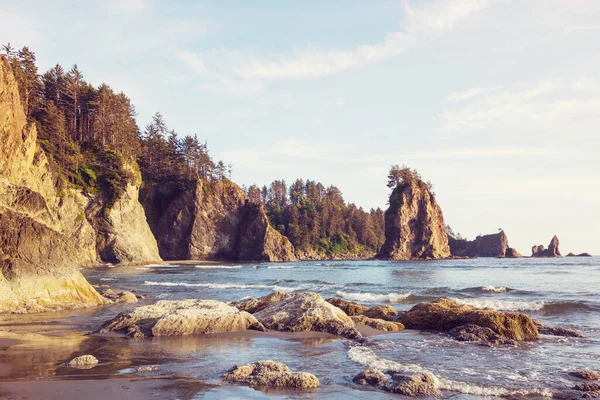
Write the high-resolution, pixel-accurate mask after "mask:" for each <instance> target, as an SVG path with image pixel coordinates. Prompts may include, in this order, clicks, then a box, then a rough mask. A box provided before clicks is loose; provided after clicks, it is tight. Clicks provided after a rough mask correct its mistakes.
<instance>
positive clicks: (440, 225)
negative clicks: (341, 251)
mask: <svg viewBox="0 0 600 400" xmlns="http://www.w3.org/2000/svg"><path fill="white" fill-rule="evenodd" d="M389 204H390V206H389V208H388V209H387V210H386V211H385V243H384V244H383V246H382V248H381V251H380V253H379V255H378V257H379V258H383V259H391V260H411V259H420V260H429V259H440V258H448V257H450V247H449V246H448V234H447V233H446V224H445V222H444V215H443V214H442V209H441V208H440V206H439V205H438V203H437V201H436V200H435V196H434V195H433V193H431V191H430V190H429V187H428V186H427V184H426V183H424V182H422V181H421V180H418V179H413V180H411V181H410V182H405V183H403V184H399V185H398V186H397V187H396V188H395V189H394V190H393V191H392V194H391V195H390V199H389Z"/></svg>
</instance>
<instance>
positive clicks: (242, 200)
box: [142, 179, 296, 261]
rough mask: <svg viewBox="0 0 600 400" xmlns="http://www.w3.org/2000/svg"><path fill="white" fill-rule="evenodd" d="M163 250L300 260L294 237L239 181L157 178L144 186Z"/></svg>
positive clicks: (202, 256)
mask: <svg viewBox="0 0 600 400" xmlns="http://www.w3.org/2000/svg"><path fill="white" fill-rule="evenodd" d="M142 199H143V201H142V203H143V204H144V208H145V209H146V212H147V214H148V217H149V218H148V219H149V222H150V227H151V229H152V232H154V234H155V236H156V239H157V242H158V248H159V251H160V255H161V256H162V257H163V258H164V259H169V260H187V259H192V260H208V259H227V260H235V261H294V260H295V259H296V258H295V256H294V248H293V246H292V244H291V243H290V241H289V240H288V239H287V238H286V237H284V236H283V235H281V234H280V233H279V232H277V231H276V230H274V229H273V228H272V227H271V226H270V225H269V222H268V218H267V216H266V214H265V211H264V209H263V207H262V206H261V205H258V204H253V203H251V202H249V201H248V198H247V196H246V194H245V193H244V191H243V190H242V189H241V188H240V187H239V186H237V185H236V184H235V183H233V182H231V181H229V180H227V179H223V180H220V181H216V182H209V181H204V180H199V181H198V182H197V183H196V184H195V185H193V186H192V187H181V186H179V185H177V184H174V183H162V184H156V185H153V186H151V187H148V188H145V189H144V190H143V192H142Z"/></svg>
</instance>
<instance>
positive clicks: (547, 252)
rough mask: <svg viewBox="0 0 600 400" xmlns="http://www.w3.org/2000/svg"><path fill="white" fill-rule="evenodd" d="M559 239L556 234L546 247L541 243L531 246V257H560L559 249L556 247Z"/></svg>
mask: <svg viewBox="0 0 600 400" xmlns="http://www.w3.org/2000/svg"><path fill="white" fill-rule="evenodd" d="M558 245H559V241H558V238H557V237H556V236H554V237H553V238H552V240H551V241H550V244H549V245H548V248H547V249H546V248H544V246H543V245H541V244H540V245H537V246H533V247H532V248H531V257H560V256H561V254H560V250H559V249H558Z"/></svg>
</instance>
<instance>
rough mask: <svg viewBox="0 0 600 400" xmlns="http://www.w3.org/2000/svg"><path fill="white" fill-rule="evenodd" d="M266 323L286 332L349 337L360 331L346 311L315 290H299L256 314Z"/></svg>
mask: <svg viewBox="0 0 600 400" xmlns="http://www.w3.org/2000/svg"><path fill="white" fill-rule="evenodd" d="M254 316H255V317H256V319H257V320H258V321H260V322H261V323H262V324H263V325H264V326H265V327H267V328H269V329H273V330H276V331H285V332H308V331H313V332H326V333H331V334H333V335H339V336H344V337H347V338H358V337H361V334H360V333H359V332H358V331H357V330H356V329H355V328H354V322H353V321H352V320H351V319H350V317H349V316H348V315H346V313H345V312H343V311H342V310H340V309H339V308H337V307H334V306H333V305H331V304H329V303H328V302H326V301H325V300H323V298H322V297H321V296H320V295H318V294H316V293H300V294H296V295H294V296H293V297H291V298H289V299H286V300H282V301H279V302H276V303H272V304H270V305H269V306H267V307H266V308H264V309H263V310H261V311H259V312H257V313H255V314H254Z"/></svg>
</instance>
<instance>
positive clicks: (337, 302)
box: [325, 297, 369, 317]
mask: <svg viewBox="0 0 600 400" xmlns="http://www.w3.org/2000/svg"><path fill="white" fill-rule="evenodd" d="M325 301H326V302H328V303H329V304H332V305H334V306H336V307H337V308H339V309H340V310H342V311H343V312H345V313H346V314H348V315H349V316H350V317H352V316H354V315H363V314H364V313H365V312H366V311H367V310H368V309H369V307H367V306H363V305H362V304H358V303H355V302H353V301H348V300H344V299H340V298H337V297H331V298H329V299H327V300H325Z"/></svg>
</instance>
